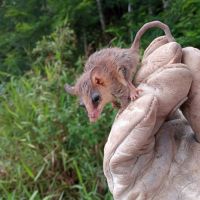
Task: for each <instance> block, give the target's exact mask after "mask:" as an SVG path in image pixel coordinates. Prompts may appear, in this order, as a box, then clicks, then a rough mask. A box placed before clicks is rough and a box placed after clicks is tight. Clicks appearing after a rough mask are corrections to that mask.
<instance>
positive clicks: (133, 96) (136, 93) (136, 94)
mask: <svg viewBox="0 0 200 200" xmlns="http://www.w3.org/2000/svg"><path fill="white" fill-rule="evenodd" d="M142 91H143V90H142V89H138V88H135V89H132V90H131V91H130V99H131V101H134V100H135V99H137V98H138V97H139V93H140V92H142Z"/></svg>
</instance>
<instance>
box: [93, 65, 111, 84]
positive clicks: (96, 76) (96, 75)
mask: <svg viewBox="0 0 200 200" xmlns="http://www.w3.org/2000/svg"><path fill="white" fill-rule="evenodd" d="M90 78H91V81H92V83H93V84H94V85H100V86H105V85H106V80H107V79H106V74H105V72H103V70H102V69H101V68H99V67H94V68H93V69H92V71H91V74H90Z"/></svg>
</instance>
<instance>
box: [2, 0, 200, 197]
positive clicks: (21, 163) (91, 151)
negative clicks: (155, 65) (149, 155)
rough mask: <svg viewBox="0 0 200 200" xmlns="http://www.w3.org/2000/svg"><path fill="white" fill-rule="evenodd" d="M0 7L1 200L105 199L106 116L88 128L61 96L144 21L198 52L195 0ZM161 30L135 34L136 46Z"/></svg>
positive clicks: (9, 3)
mask: <svg viewBox="0 0 200 200" xmlns="http://www.w3.org/2000/svg"><path fill="white" fill-rule="evenodd" d="M101 5H102V13H101V14H102V15H103V16H104V19H103V20H105V30H103V28H102V24H101V20H102V19H101V20H100V13H99V12H100V10H99V7H98V5H97V3H96V1H95V0H65V1H62V0H57V1H55V0H42V1H41V0H29V1H25V0H2V1H1V2H0V22H1V23H0V200H4V199H5V200H8V199H12V200H13V199H30V200H33V199H35V200H39V199H43V200H47V199H60V200H61V199H69V200H77V199H86V200H90V199H92V200H93V199H94V200H95V199H97V200H99V199H106V200H109V199H112V197H111V194H110V193H109V191H108V188H107V183H106V180H105V178H104V175H103V171H102V158H103V147H104V144H105V141H106V138H107V133H108V132H109V130H110V127H111V123H112V120H113V118H114V115H115V113H116V112H115V111H113V109H112V108H111V106H108V107H106V109H105V111H104V112H103V115H102V118H101V119H100V120H99V121H98V122H97V123H96V124H89V123H88V120H87V117H86V113H85V112H84V111H83V110H82V109H80V108H79V107H78V103H77V100H76V98H74V97H71V96H68V95H67V94H65V92H64V89H63V86H64V84H65V83H66V82H68V83H74V82H75V79H76V78H77V76H78V75H79V74H80V73H81V72H82V70H83V65H84V62H85V59H86V58H87V57H88V56H89V55H90V54H91V53H92V52H94V51H95V50H96V49H99V48H102V47H104V46H118V47H129V46H130V44H131V42H132V41H133V39H134V35H135V34H136V31H137V30H138V29H139V28H140V27H141V26H142V25H143V24H144V23H145V22H148V21H151V20H155V19H156V20H160V21H163V22H165V23H167V24H168V25H169V27H170V28H171V30H172V34H173V35H174V37H175V38H176V39H177V41H178V42H179V43H180V44H181V45H182V46H186V45H191V46H194V47H197V48H199V47H200V20H199V19H200V2H199V0H174V1H171V0H164V1H157V0H148V1H146V0H125V1H124V0H116V1H113V0H101ZM160 34H162V31H159V30H156V29H153V30H151V31H148V32H147V33H146V34H145V35H144V36H143V37H142V47H141V49H144V48H145V47H146V46H147V45H148V43H149V42H150V41H152V39H153V38H155V37H156V36H158V35H160Z"/></svg>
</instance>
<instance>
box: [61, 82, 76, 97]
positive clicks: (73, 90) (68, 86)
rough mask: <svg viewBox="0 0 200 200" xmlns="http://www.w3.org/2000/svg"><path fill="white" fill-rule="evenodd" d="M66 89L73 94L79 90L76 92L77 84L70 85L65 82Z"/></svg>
mask: <svg viewBox="0 0 200 200" xmlns="http://www.w3.org/2000/svg"><path fill="white" fill-rule="evenodd" d="M64 87H65V91H66V92H67V93H69V94H71V95H77V92H76V89H75V86H70V85H68V84H65V86H64Z"/></svg>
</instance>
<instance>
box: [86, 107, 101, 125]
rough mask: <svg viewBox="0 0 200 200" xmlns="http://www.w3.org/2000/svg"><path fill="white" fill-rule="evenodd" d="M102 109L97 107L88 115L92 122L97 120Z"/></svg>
mask: <svg viewBox="0 0 200 200" xmlns="http://www.w3.org/2000/svg"><path fill="white" fill-rule="evenodd" d="M99 115H100V111H99V110H97V109H94V110H93V111H92V112H91V113H88V117H89V119H90V122H96V121H97V119H98V118H99Z"/></svg>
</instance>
